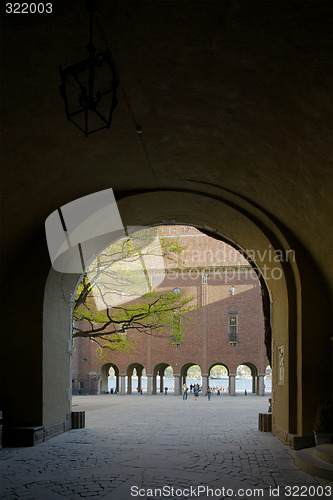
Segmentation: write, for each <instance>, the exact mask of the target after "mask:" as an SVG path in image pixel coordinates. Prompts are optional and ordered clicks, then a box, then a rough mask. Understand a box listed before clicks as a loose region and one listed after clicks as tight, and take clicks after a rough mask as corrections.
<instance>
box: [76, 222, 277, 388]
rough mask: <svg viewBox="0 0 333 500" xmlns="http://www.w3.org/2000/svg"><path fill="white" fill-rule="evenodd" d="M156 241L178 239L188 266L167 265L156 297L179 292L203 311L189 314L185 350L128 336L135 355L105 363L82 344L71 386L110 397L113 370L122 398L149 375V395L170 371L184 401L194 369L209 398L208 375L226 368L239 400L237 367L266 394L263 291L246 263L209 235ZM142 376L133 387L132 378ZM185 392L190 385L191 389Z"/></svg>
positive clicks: (179, 233)
mask: <svg viewBox="0 0 333 500" xmlns="http://www.w3.org/2000/svg"><path fill="white" fill-rule="evenodd" d="M158 234H159V235H160V236H163V237H164V238H172V239H174V240H177V242H178V243H179V244H180V245H181V246H182V247H184V250H183V252H182V257H183V260H184V265H183V266H182V267H178V268H176V267H174V265H173V263H172V262H171V263H166V269H165V270H164V272H165V277H164V279H163V281H162V283H161V284H160V285H159V286H158V288H157V289H158V291H162V290H166V291H172V290H175V289H176V290H177V289H179V290H181V292H182V293H185V294H188V295H189V296H191V297H193V299H192V303H193V304H197V305H198V306H199V307H198V308H197V309H195V310H193V311H192V312H190V313H189V314H188V316H189V321H186V322H185V330H184V335H183V338H182V341H181V343H180V344H179V345H175V344H172V342H171V341H170V339H164V338H157V337H154V336H150V335H145V334H142V333H141V334H138V333H137V332H136V331H135V330H131V331H128V332H127V336H128V339H129V340H134V341H135V348H134V349H132V350H130V351H113V352H111V351H110V352H109V353H108V354H107V355H105V352H103V354H102V353H101V350H98V349H96V344H95V343H94V342H92V341H90V340H89V339H83V338H76V339H74V345H73V366H72V368H73V371H72V379H73V380H72V383H73V393H74V394H98V393H102V392H104V391H106V390H107V388H108V375H109V371H110V368H113V369H114V372H115V375H116V377H117V388H118V391H119V392H120V393H121V394H125V392H126V393H131V392H132V390H133V391H136V390H140V389H141V375H142V371H143V370H145V375H146V377H147V389H146V391H147V393H148V394H156V393H157V392H158V391H160V392H162V391H163V389H164V385H163V383H164V374H165V369H166V368H167V367H168V366H171V367H172V369H173V375H174V387H175V390H174V393H175V394H176V395H178V394H180V392H181V386H182V384H183V383H184V382H185V381H186V375H187V371H188V369H189V368H190V367H191V366H193V365H198V366H199V367H200V369H201V376H202V387H203V392H205V388H206V387H207V385H208V384H209V374H210V370H211V369H212V368H213V367H214V366H216V365H222V366H224V367H226V369H227V371H228V376H229V393H230V394H231V395H234V394H235V376H236V372H237V367H238V366H239V365H247V366H248V367H249V368H250V369H251V375H252V380H253V382H252V390H253V392H257V394H261V395H263V393H264V375H265V371H266V367H267V365H268V364H269V361H268V359H267V356H266V349H265V345H264V321H263V312H262V296H261V287H260V283H259V280H258V277H257V275H256V273H255V272H254V270H253V269H252V267H251V266H250V265H249V263H248V262H247V260H246V259H245V258H244V257H243V256H242V255H241V254H240V253H239V252H237V251H236V250H234V249H233V248H232V247H231V246H229V245H227V244H226V243H224V242H222V241H219V240H216V239H213V238H211V237H209V236H206V235H204V234H203V233H201V232H200V231H198V230H197V229H195V228H193V227H189V226H162V227H160V228H158ZM134 369H135V370H136V374H137V376H138V382H137V385H136V386H135V387H134V384H133V383H132V375H133V370H134ZM187 385H189V384H188V383H187Z"/></svg>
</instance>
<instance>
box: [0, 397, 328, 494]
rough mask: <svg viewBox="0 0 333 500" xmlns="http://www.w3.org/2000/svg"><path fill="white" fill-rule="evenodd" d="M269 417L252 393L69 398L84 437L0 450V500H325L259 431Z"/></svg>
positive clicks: (324, 489)
mask: <svg viewBox="0 0 333 500" xmlns="http://www.w3.org/2000/svg"><path fill="white" fill-rule="evenodd" d="M267 409H268V398H267V397H260V396H256V395H253V394H251V395H248V396H244V395H237V396H235V397H232V396H229V395H227V394H223V395H221V396H217V395H214V396H213V397H212V400H211V401H210V402H209V401H208V399H207V398H206V397H203V396H200V397H199V398H198V400H197V401H194V398H193V396H192V395H190V394H189V397H188V400H187V401H183V400H182V397H181V396H179V397H175V396H173V395H171V394H169V395H168V396H164V395H158V396H145V395H143V396H140V395H133V396H128V395H127V396H119V395H100V396H75V397H73V410H85V411H86V428H85V429H76V430H72V431H70V432H67V433H65V434H61V435H59V436H56V437H55V438H53V439H50V440H49V441H47V442H45V443H42V444H40V445H38V446H36V447H33V448H4V449H2V450H1V452H0V458H1V476H2V481H1V492H0V499H1V500H2V499H10V500H14V499H23V500H39V499H40V500H45V499H47V500H49V499H50V500H61V499H62V498H70V499H73V500H74V499H82V498H96V497H97V498H103V499H104V500H109V499H110V500H113V499H115V500H131V499H134V498H138V499H152V498H154V499H160V498H161V499H163V498H173V499H174V498H178V499H188V498H196V497H198V496H199V497H200V498H209V499H212V498H214V499H230V498H233V499H235V498H239V499H242V500H246V499H249V498H251V499H252V498H258V497H259V498H265V499H268V498H296V497H302V498H331V493H332V491H333V490H332V488H333V483H331V482H328V481H325V480H321V479H319V478H315V477H313V476H310V475H308V474H306V473H305V472H303V471H301V470H299V469H298V468H297V467H296V466H295V464H294V459H293V456H294V453H293V451H292V450H290V449H289V448H288V447H286V446H285V445H284V444H283V443H282V442H281V441H280V440H278V439H277V438H275V437H274V436H273V435H272V434H271V433H264V432H259V431H258V414H259V412H266V411H267ZM299 487H300V489H299ZM295 493H296V494H295Z"/></svg>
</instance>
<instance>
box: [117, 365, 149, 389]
mask: <svg viewBox="0 0 333 500" xmlns="http://www.w3.org/2000/svg"><path fill="white" fill-rule="evenodd" d="M144 369H145V368H144V366H143V365H141V364H140V363H136V362H134V363H131V364H130V365H128V367H127V370H126V375H121V378H122V379H123V378H124V379H125V376H127V394H133V391H134V390H137V392H138V393H141V391H142V372H143V371H144ZM134 371H135V374H136V376H137V379H138V380H137V387H136V388H133V384H132V382H133V375H134ZM121 387H122V388H124V389H123V390H121V394H124V393H125V380H123V382H122V383H121Z"/></svg>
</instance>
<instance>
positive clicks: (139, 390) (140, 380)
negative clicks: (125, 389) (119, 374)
mask: <svg viewBox="0 0 333 500" xmlns="http://www.w3.org/2000/svg"><path fill="white" fill-rule="evenodd" d="M136 374H137V376H138V393H139V394H140V392H141V388H142V368H137V369H136Z"/></svg>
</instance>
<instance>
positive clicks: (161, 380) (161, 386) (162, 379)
mask: <svg viewBox="0 0 333 500" xmlns="http://www.w3.org/2000/svg"><path fill="white" fill-rule="evenodd" d="M163 391H164V372H163V373H160V392H163Z"/></svg>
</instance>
